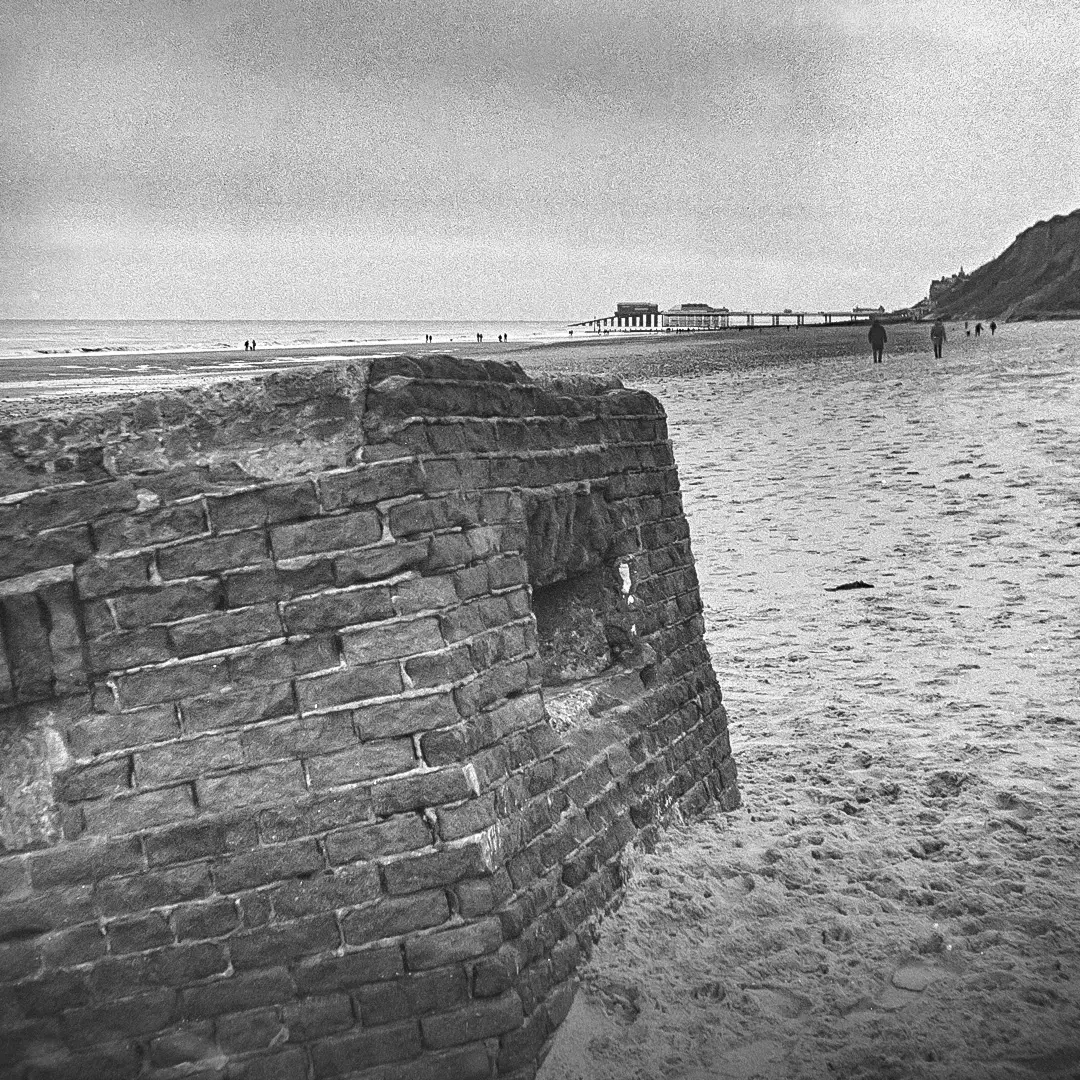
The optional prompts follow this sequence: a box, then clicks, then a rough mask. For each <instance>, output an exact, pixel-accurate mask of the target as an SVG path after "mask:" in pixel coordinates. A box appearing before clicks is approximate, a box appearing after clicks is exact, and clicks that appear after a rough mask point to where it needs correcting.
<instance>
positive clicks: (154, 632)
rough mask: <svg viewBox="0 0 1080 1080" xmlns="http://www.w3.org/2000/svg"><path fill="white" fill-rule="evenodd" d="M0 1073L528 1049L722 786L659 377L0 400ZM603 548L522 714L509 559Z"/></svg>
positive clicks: (360, 370)
mask: <svg viewBox="0 0 1080 1080" xmlns="http://www.w3.org/2000/svg"><path fill="white" fill-rule="evenodd" d="M0 568H2V570H0V573H2V581H0V634H2V637H3V641H2V643H0V644H2V646H3V647H2V648H0V838H2V842H3V845H4V846H3V848H0V1033H2V1038H0V1078H2V1080H8V1078H12V1080H44V1078H52V1080H64V1078H67V1080H72V1078H75V1077H98V1076H100V1077H106V1076H107V1077H116V1078H126V1077H132V1078H134V1077H154V1078H160V1080H164V1078H173V1077H179V1076H185V1077H199V1078H200V1080H202V1078H210V1077H214V1078H220V1080H256V1078H270V1077H278V1078H283V1080H294V1078H295V1080H300V1078H304V1080H310V1078H322V1077H339V1076H348V1077H352V1078H355V1080H374V1078H376V1077H377V1078H379V1080H394V1078H399V1077H400V1078H402V1080H404V1078H406V1077H407V1078H409V1080H414V1078H420V1080H425V1078H427V1080H436V1078H440V1077H441V1078H447V1080H450V1078H453V1080H469V1078H472V1077H477V1078H479V1077H493V1076H499V1077H512V1078H515V1080H523V1078H527V1077H532V1076H534V1075H535V1071H536V1068H537V1066H538V1063H539V1062H540V1061H541V1060H542V1058H543V1055H544V1054H545V1053H546V1050H547V1048H548V1047H549V1046H550V1042H551V1039H552V1038H553V1035H554V1033H555V1031H556V1029H557V1027H558V1025H559V1024H560V1022H561V1021H562V1020H563V1018H564V1017H565V1016H566V1013H567V1011H568V1010H569V1007H570V1003H571V1001H572V997H573V990H574V972H575V970H576V968H577V967H578V965H579V963H580V962H581V959H582V957H583V956H585V955H587V954H588V953H589V951H590V949H591V947H592V943H593V941H594V939H595V934H596V931H597V925H598V922H599V920H600V918H601V917H602V915H603V913H604V912H605V911H606V910H608V909H609V908H610V906H611V905H612V904H613V903H615V902H617V900H618V898H619V897H620V896H621V893H622V890H623V888H624V885H625V881H624V874H623V872H622V862H621V858H622V853H623V851H624V850H625V849H626V847H627V845H628V844H631V843H632V842H635V841H637V842H643V843H646V844H648V843H650V842H651V841H652V840H654V839H655V837H656V835H657V830H658V829H659V828H660V827H661V826H662V825H663V823H664V822H665V821H667V820H669V819H670V818H671V817H672V816H673V815H682V816H690V815H693V814H696V813H698V812H700V811H701V810H702V809H704V808H705V807H706V806H707V805H709V804H710V803H712V802H717V803H719V805H720V806H721V807H724V808H733V807H734V806H736V805H737V804H738V798H739V796H738V789H737V785H736V773H735V765H734V761H733V758H732V755H731V747H730V742H729V739H728V733H727V718H726V714H725V712H724V708H723V705H722V703H721V695H720V690H719V688H718V686H717V683H716V678H715V674H714V672H713V668H712V665H711V663H710V660H709V656H708V653H707V651H706V647H705V644H704V637H703V633H704V622H703V618H702V611H701V601H700V597H699V593H698V585H697V578H696V574H695V570H694V564H693V557H692V554H691V550H690V539H689V528H688V525H687V521H686V518H685V515H684V513H683V509H682V503H681V498H680V494H679V484H678V474H677V471H676V468H675V463H674V458H673V455H672V450H671V445H670V442H669V441H668V437H667V430H666V423H665V419H664V415H663V411H662V409H661V407H660V405H659V403H658V402H657V401H656V400H655V399H654V398H652V397H651V396H650V395H648V394H645V393H643V392H640V391H634V390H628V389H626V388H624V387H622V386H621V384H619V383H618V382H617V381H615V380H610V379H609V380H597V379H584V378H575V379H567V380H547V381H537V380H533V379H530V378H529V377H528V376H526V375H525V373H524V372H523V371H522V370H521V369H520V368H519V367H517V366H516V365H502V364H497V363H494V362H490V361H485V362H477V361H469V360H463V359H459V358H454V357H449V356H427V357H423V358H419V357H414V358H408V357H392V358H378V359H374V360H371V361H366V362H362V363H350V364H343V365H339V366H331V367H327V368H325V369H320V370H318V371H316V372H314V373H303V374H288V375H271V376H267V377H264V378H261V379H258V380H255V381H250V382H239V383H232V384H222V385H217V386H213V387H210V388H208V389H205V390H200V391H189V392H184V393H163V394H151V395H142V396H138V397H133V398H130V399H124V400H122V401H120V402H117V403H115V404H113V405H109V406H106V407H103V408H101V409H98V410H95V411H90V412H86V413H80V414H78V415H75V416H72V417H67V418H56V417H53V418H45V419H35V420H29V421H23V422H21V423H15V424H11V425H8V426H6V427H3V428H0ZM596 571H600V572H604V573H606V572H608V571H610V572H611V573H612V574H618V575H621V580H622V581H623V582H624V585H625V589H624V592H625V596H624V598H623V600H624V602H625V613H626V619H625V623H626V626H628V627H629V628H630V629H629V631H628V632H629V633H630V634H631V635H632V639H633V640H632V644H633V649H632V650H630V651H629V652H628V654H627V655H628V656H629V657H630V659H629V660H627V662H626V663H625V664H624V669H623V670H622V671H621V673H620V674H619V677H618V678H617V679H614V680H612V681H609V682H608V683H606V684H605V685H604V686H603V687H601V688H600V689H599V690H597V691H596V692H595V693H594V694H593V697H592V698H590V699H589V700H590V701H591V702H592V705H591V706H590V710H589V713H588V715H589V718H590V719H589V722H588V723H585V724H582V725H580V726H576V727H573V728H571V729H570V730H565V731H557V730H555V728H554V727H553V726H552V724H551V723H550V720H549V716H548V713H547V710H546V707H545V694H547V693H549V692H550V691H549V690H545V687H544V672H543V668H542V665H541V662H540V659H539V651H538V641H537V632H536V623H535V620H534V619H533V616H532V612H531V606H530V603H531V589H532V588H533V587H534V586H538V585H542V584H546V583H548V582H552V581H558V580H560V579H570V580H572V579H573V578H574V577H575V575H577V574H581V573H586V572H596Z"/></svg>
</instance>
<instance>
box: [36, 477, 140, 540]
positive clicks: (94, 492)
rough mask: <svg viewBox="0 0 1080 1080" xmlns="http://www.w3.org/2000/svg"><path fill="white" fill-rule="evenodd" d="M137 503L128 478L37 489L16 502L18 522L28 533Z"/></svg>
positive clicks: (128, 507) (71, 523) (72, 523)
mask: <svg viewBox="0 0 1080 1080" xmlns="http://www.w3.org/2000/svg"><path fill="white" fill-rule="evenodd" d="M138 504H139V500H138V498H137V496H136V494H135V488H134V486H133V485H132V484H131V482H130V481H128V480H116V481H112V482H109V483H97V484H80V485H79V486H77V487H65V488H61V489H59V490H52V491H50V490H44V491H37V492H34V493H33V494H32V495H29V496H28V497H27V498H25V499H23V500H22V501H21V502H20V503H19V505H18V514H19V524H20V527H21V528H22V529H24V530H25V531H27V532H31V533H36V532H42V531H43V530H45V529H55V528H59V527H60V526H62V525H74V524H75V523H76V522H81V521H92V520H94V519H95V518H99V517H103V516H104V515H106V514H114V513H117V512H119V511H121V510H134V509H135V507H136V506H138Z"/></svg>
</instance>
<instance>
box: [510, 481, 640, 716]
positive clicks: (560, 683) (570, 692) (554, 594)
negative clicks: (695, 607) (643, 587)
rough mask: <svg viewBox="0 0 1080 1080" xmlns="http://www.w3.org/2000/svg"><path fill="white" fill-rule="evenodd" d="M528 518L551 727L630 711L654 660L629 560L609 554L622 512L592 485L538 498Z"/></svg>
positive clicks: (527, 555)
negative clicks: (642, 634) (643, 635)
mask: <svg viewBox="0 0 1080 1080" xmlns="http://www.w3.org/2000/svg"><path fill="white" fill-rule="evenodd" d="M526 520H527V522H528V542H527V545H526V553H525V558H526V562H527V563H528V567H529V581H530V584H531V585H532V590H533V591H532V610H533V615H534V617H535V618H536V629H537V634H538V636H539V650H540V659H541V662H542V665H543V690H544V704H545V706H546V708H547V713H548V717H549V719H550V720H551V723H552V726H553V727H554V728H555V729H556V730H558V731H569V730H571V729H575V728H583V727H588V726H591V725H594V724H596V723H600V722H603V721H605V720H610V719H614V718H615V717H616V716H617V715H619V714H625V713H628V712H629V711H630V708H631V705H632V703H633V702H634V701H636V700H637V699H638V698H639V697H640V696H641V694H642V691H643V689H644V688H645V687H646V686H647V685H648V679H649V673H650V672H651V670H652V667H651V665H652V661H653V657H652V653H651V650H650V649H648V648H647V647H643V646H642V644H641V642H640V641H639V639H638V636H637V628H636V624H637V614H638V611H639V606H638V601H637V599H636V597H635V596H634V595H633V585H632V577H633V575H632V572H631V566H630V562H629V560H627V559H618V558H617V557H615V556H614V555H613V553H612V551H611V546H612V540H613V537H614V536H615V534H616V532H617V530H618V520H617V515H616V514H615V513H614V512H613V510H612V508H611V506H610V505H609V504H608V502H607V501H606V499H605V497H604V493H603V491H600V490H592V491H576V492H573V493H565V492H563V493H559V494H556V495H553V496H551V497H549V498H545V497H543V496H541V495H535V496H533V497H532V499H530V500H528V502H527V506H526Z"/></svg>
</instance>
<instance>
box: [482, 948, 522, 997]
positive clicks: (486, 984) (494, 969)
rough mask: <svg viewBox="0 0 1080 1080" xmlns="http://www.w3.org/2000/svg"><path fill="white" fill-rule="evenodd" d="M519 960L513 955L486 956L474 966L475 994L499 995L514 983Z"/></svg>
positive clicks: (485, 995) (484, 995)
mask: <svg viewBox="0 0 1080 1080" xmlns="http://www.w3.org/2000/svg"><path fill="white" fill-rule="evenodd" d="M516 974H517V961H516V959H515V958H514V957H513V956H512V955H509V954H508V955H503V956H486V957H484V958H483V959H482V960H480V961H478V962H477V963H476V964H475V965H474V967H473V996H474V997H477V998H489V997H498V996H499V995H500V994H502V993H504V992H505V991H506V990H509V989H510V988H511V987H512V986H513V985H514V976H515V975H516Z"/></svg>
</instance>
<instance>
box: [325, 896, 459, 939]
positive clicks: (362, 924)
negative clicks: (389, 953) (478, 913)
mask: <svg viewBox="0 0 1080 1080" xmlns="http://www.w3.org/2000/svg"><path fill="white" fill-rule="evenodd" d="M449 918H450V907H449V904H448V903H447V899H446V893H445V891H444V890H442V889H431V890H428V891H427V892H420V893H415V894H413V895H412V896H401V897H386V898H383V899H382V900H380V901H379V902H378V903H376V904H372V905H369V906H368V907H366V908H360V909H358V910H356V911H350V912H349V913H348V914H347V915H345V916H344V918H342V920H341V929H342V932H343V933H344V935H345V943H346V944H347V945H366V944H368V942H371V941H379V940H381V939H382V938H389V937H396V936H398V935H400V934H410V933H413V932H415V931H417V930H426V929H427V928H429V927H432V926H440V925H441V924H442V923H444V922H446V920H447V919H449Z"/></svg>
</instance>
